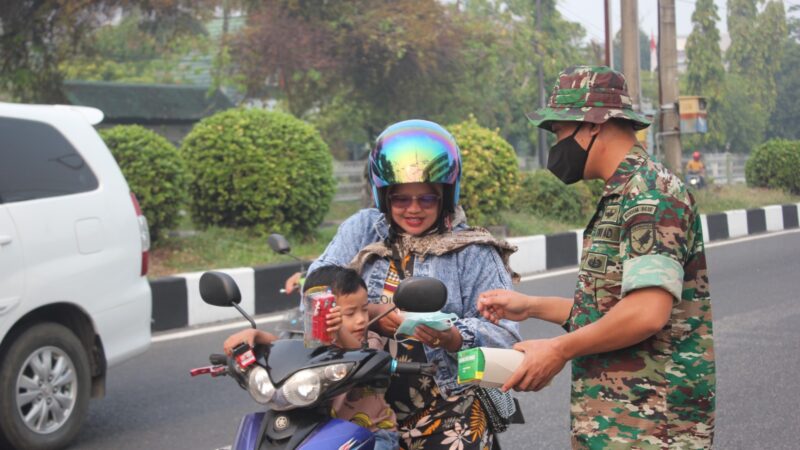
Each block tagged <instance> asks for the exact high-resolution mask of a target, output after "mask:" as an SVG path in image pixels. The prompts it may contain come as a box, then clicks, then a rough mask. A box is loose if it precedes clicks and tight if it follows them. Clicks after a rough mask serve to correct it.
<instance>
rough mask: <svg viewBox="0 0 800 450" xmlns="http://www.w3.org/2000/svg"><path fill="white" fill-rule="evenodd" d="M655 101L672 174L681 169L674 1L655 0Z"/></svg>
mask: <svg viewBox="0 0 800 450" xmlns="http://www.w3.org/2000/svg"><path fill="white" fill-rule="evenodd" d="M658 100H659V105H660V106H659V108H658V109H659V114H658V115H659V117H660V118H661V120H660V123H661V127H660V128H661V129H660V130H659V132H658V133H656V142H658V141H659V137H660V138H661V143H662V145H663V149H664V164H665V165H666V166H667V168H668V169H670V170H671V171H672V172H673V173H676V174H680V173H681V172H682V170H681V135H680V118H679V117H678V108H677V102H678V49H677V39H676V36H675V0H659V1H658Z"/></svg>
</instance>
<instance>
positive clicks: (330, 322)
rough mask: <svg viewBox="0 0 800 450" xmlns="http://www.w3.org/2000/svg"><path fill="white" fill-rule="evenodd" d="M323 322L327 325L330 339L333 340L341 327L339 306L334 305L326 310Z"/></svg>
mask: <svg viewBox="0 0 800 450" xmlns="http://www.w3.org/2000/svg"><path fill="white" fill-rule="evenodd" d="M325 323H326V325H327V326H328V334H330V336H331V339H332V340H335V339H336V335H337V334H339V329H340V328H341V327H342V310H341V308H339V306H334V307H333V308H331V309H330V311H328V316H327V317H326V321H325Z"/></svg>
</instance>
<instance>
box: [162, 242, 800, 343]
mask: <svg viewBox="0 0 800 450" xmlns="http://www.w3.org/2000/svg"><path fill="white" fill-rule="evenodd" d="M798 232H800V229H796V230H784V231H777V232H774V233H769V234H759V235H755V236H745V237H740V238H736V239H729V240H725V241H720V242H714V243H711V244H706V248H714V247H722V246H723V245H731V244H739V243H742V242H748V241H756V240H759V239H766V238H771V237H777V236H783V235H785V234H793V233H798ZM577 272H578V267H577V266H576V267H569V268H566V269H561V270H554V271H551V272H544V273H539V274H536V275H529V276H526V277H522V279H521V280H520V282H526V281H533V280H541V279H543V278H551V277H560V276H561V275H567V274H570V273H577ZM285 315H286V311H284V312H281V313H276V314H271V315H269V316H264V317H259V318H257V319H255V321H256V324H258V325H261V324H264V323H274V322H279V321H281V320H283V318H284V316H285ZM248 326H250V322H247V321H246V320H239V321H236V322H231V323H226V324H222V325H212V326H207V327H201V328H195V329H191V330H184V331H176V332H172V333H164V334H159V335H157V336H153V337H152V338H151V339H150V342H152V343H157V342H166V341H173V340H176V339H185V338H189V337H192V336H198V335H201V334H208V333H216V332H217V331H223V330H231V329H234V328H246V327H248Z"/></svg>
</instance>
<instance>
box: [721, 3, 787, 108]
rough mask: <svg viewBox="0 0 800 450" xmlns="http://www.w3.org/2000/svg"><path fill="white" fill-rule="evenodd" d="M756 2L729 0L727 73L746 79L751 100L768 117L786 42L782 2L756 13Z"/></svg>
mask: <svg viewBox="0 0 800 450" xmlns="http://www.w3.org/2000/svg"><path fill="white" fill-rule="evenodd" d="M758 3H761V2H760V1H758V0H729V1H728V32H729V33H730V36H731V45H730V47H729V48H728V51H727V53H726V58H727V60H728V64H729V68H728V70H729V72H730V73H732V74H736V75H741V76H743V77H744V78H746V79H748V80H749V85H748V86H747V89H748V91H749V92H750V95H751V99H752V101H753V102H754V103H758V104H759V105H760V107H761V108H762V112H763V113H765V114H767V116H769V115H770V114H771V113H772V111H773V110H774V108H775V100H776V95H777V94H776V86H775V75H776V73H777V72H778V70H779V69H780V59H781V53H782V51H781V50H782V48H783V43H784V40H785V39H786V34H787V30H786V13H785V11H784V9H783V2H781V1H776V0H770V1H768V2H767V3H766V5H765V7H764V10H763V11H761V12H760V13H759V12H758V8H757V4H758Z"/></svg>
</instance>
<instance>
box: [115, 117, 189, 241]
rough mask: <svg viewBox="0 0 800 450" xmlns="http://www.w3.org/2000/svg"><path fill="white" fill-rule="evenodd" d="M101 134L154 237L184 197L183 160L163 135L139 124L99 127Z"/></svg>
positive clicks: (172, 218)
mask: <svg viewBox="0 0 800 450" xmlns="http://www.w3.org/2000/svg"><path fill="white" fill-rule="evenodd" d="M100 136H101V137H102V138H103V140H104V141H105V143H106V145H107V146H108V148H109V149H110V150H111V153H112V154H113V155H114V158H116V160H117V163H118V164H119V167H120V169H122V173H123V174H124V175H125V178H126V179H127V180H128V185H129V186H130V188H131V190H132V191H133V192H134V193H135V194H136V198H137V199H138V200H139V205H140V206H141V208H142V212H143V213H144V216H145V217H146V218H147V223H148V225H149V226H150V236H151V238H152V239H153V240H154V241H156V240H157V239H158V238H159V236H160V235H161V233H162V232H164V231H166V230H169V229H170V228H173V227H174V226H175V224H176V223H177V221H178V210H179V208H180V207H181V205H182V204H183V202H184V201H185V199H186V182H187V172H186V164H185V163H184V161H183V159H182V158H181V155H180V153H179V152H178V149H176V148H175V146H174V145H172V144H171V143H170V142H169V141H168V140H167V139H166V138H164V137H163V136H161V135H159V134H156V133H155V132H153V131H150V130H148V129H146V128H143V127H140V126H138V125H119V126H116V127H113V128H109V129H106V130H100Z"/></svg>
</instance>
